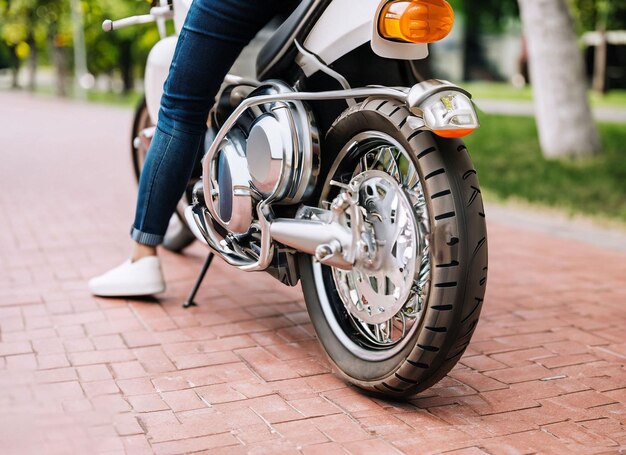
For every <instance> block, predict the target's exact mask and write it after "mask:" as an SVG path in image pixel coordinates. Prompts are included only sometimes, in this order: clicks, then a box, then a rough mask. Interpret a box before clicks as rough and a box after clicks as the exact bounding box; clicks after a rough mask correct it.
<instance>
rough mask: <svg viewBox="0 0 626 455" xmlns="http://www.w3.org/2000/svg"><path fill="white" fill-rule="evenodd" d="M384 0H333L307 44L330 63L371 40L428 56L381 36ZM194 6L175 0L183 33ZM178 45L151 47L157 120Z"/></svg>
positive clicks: (391, 50) (375, 45) (385, 53)
mask: <svg viewBox="0 0 626 455" xmlns="http://www.w3.org/2000/svg"><path fill="white" fill-rule="evenodd" d="M383 3H384V2H381V1H380V0H360V2H359V6H358V8H355V5H354V0H333V2H332V3H331V4H330V5H329V6H328V8H327V9H326V11H325V12H324V14H323V15H322V16H321V17H320V19H319V20H318V21H317V23H316V24H315V26H314V27H313V29H312V30H311V32H310V33H309V35H308V37H307V38H306V40H305V41H304V48H305V49H306V50H308V51H309V52H311V53H312V54H315V55H317V56H319V57H320V58H321V60H322V61H324V62H325V63H327V64H332V63H333V62H335V61H336V60H337V59H339V58H341V57H342V56H344V55H346V54H348V53H350V52H351V51H353V50H354V49H356V48H357V47H359V46H361V45H363V44H365V43H367V42H368V41H371V43H372V49H373V50H374V51H375V52H376V53H377V54H378V55H380V56H381V57H385V58H394V59H404V60H418V59H423V58H426V57H427V56H428V45H426V44H404V43H395V42H389V41H386V40H384V39H382V38H381V37H380V35H379V34H378V30H377V28H376V27H375V24H374V18H375V17H376V14H377V12H378V10H380V8H381V7H382V4H383ZM190 7H191V0H175V1H174V24H175V29H176V33H177V34H178V33H180V30H181V29H182V26H183V23H184V21H185V17H186V15H187V13H188V12H189V8H190ZM175 49H176V37H175V36H169V37H166V38H163V39H162V40H160V41H159V42H158V43H157V44H156V45H155V46H154V47H153V48H152V50H151V51H150V55H149V57H148V62H147V64H146V73H145V80H144V85H145V94H146V103H147V105H148V112H149V113H150V118H151V119H152V121H153V122H154V123H155V124H156V121H157V118H158V112H159V105H160V101H161V96H162V94H163V84H164V83H165V80H166V79H167V75H168V73H169V68H170V64H171V62H172V58H173V56H174V50H175ZM301 68H302V70H303V71H304V73H305V74H306V75H307V76H312V75H313V74H315V73H316V72H317V71H319V68H318V67H316V66H312V65H310V63H309V62H308V61H303V62H301Z"/></svg>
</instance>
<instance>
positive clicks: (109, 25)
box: [102, 6, 174, 32]
mask: <svg viewBox="0 0 626 455" xmlns="http://www.w3.org/2000/svg"><path fill="white" fill-rule="evenodd" d="M173 17H174V11H172V9H171V7H170V6H155V7H153V8H150V14H142V15H140V16H130V17H125V18H123V19H118V20H116V21H112V20H110V19H107V20H105V21H104V22H103V23H102V30H104V31H105V32H111V31H113V30H118V29H120V28H124V27H130V26H132V25H139V24H149V23H151V22H156V21H157V20H158V19H163V20H165V19H172V18H173Z"/></svg>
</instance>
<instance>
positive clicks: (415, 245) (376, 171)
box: [333, 141, 430, 350]
mask: <svg viewBox="0 0 626 455" xmlns="http://www.w3.org/2000/svg"><path fill="white" fill-rule="evenodd" d="M373 145H374V146H373V147H372V148H367V147H366V146H365V144H363V143H359V148H360V150H359V151H361V156H360V158H358V164H357V166H356V169H355V168H353V169H354V171H353V172H352V178H356V177H357V176H364V178H365V180H364V181H362V182H361V190H360V201H361V203H362V205H363V208H364V212H365V213H366V214H367V215H366V218H365V219H366V222H367V223H369V224H370V225H371V226H372V229H373V231H374V233H375V238H376V241H377V243H378V252H377V257H379V260H378V261H377V264H378V265H377V266H376V267H374V269H362V270H359V269H357V268H355V269H353V270H351V271H340V270H336V269H334V270H333V277H334V280H335V283H336V286H337V291H338V293H339V296H340V298H341V300H342V301H343V303H344V306H345V309H346V310H347V311H348V314H349V316H350V320H351V321H352V325H353V327H354V328H356V329H357V331H358V333H360V337H361V338H360V340H361V341H360V342H359V343H364V344H365V345H367V346H369V347H370V348H371V349H375V350H380V349H389V348H390V347H392V346H395V345H397V344H398V343H400V342H402V340H404V339H405V337H406V336H407V333H409V330H410V328H411V327H413V326H414V325H415V323H416V320H417V319H418V316H419V314H421V312H422V308H421V307H420V296H419V295H418V292H416V290H415V288H416V287H418V288H420V289H422V288H423V286H422V285H421V284H423V282H425V281H427V280H429V277H430V267H429V260H430V259H429V256H428V254H427V242H425V241H424V238H425V237H426V236H427V234H428V231H427V228H428V222H427V221H425V220H424V218H425V214H426V207H425V199H424V196H423V191H422V187H421V183H420V180H419V174H418V172H417V169H416V168H415V165H414V164H413V161H412V160H411V159H410V158H409V157H408V154H407V153H406V151H404V150H403V149H401V148H399V147H398V146H391V145H389V144H388V143H383V144H381V142H380V141H378V142H377V143H375V144H373ZM354 152H355V150H352V153H354ZM416 216H417V218H416ZM426 218H427V217H426ZM405 311H406V313H405ZM357 339H358V335H357ZM355 340H356V339H355Z"/></svg>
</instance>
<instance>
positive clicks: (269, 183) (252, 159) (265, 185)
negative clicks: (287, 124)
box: [246, 114, 293, 194]
mask: <svg viewBox="0 0 626 455" xmlns="http://www.w3.org/2000/svg"><path fill="white" fill-rule="evenodd" d="M292 153H293V145H292V144H285V142H284V138H283V134H282V127H281V125H280V123H279V121H278V120H277V119H276V117H274V116H273V115H272V114H265V115H262V116H261V117H259V118H258V119H257V120H256V122H255V123H254V125H253V127H252V129H251V130H250V135H249V136H248V142H247V144H246V156H247V157H248V170H249V171H250V176H251V177H252V182H253V183H254V186H255V187H256V188H257V189H258V190H259V191H260V192H261V193H263V194H272V193H273V192H274V190H275V189H276V185H277V184H278V182H279V181H280V177H281V175H282V172H283V162H284V158H285V156H286V155H287V154H292Z"/></svg>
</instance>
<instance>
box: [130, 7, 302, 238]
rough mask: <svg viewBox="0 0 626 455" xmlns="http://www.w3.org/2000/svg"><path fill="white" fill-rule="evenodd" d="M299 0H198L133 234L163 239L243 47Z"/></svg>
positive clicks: (168, 88)
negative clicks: (226, 79) (209, 119)
mask: <svg viewBox="0 0 626 455" xmlns="http://www.w3.org/2000/svg"><path fill="white" fill-rule="evenodd" d="M296 5H297V1H294V0H194V1H193V3H192V5H191V9H190V11H189V14H188V15H187V19H186V20H185V24H184V26H183V29H182V31H181V33H180V36H179V38H178V44H177V46H176V51H175V53H174V59H173V61H172V65H171V67H170V72H169V76H168V78H167V81H166V82H165V86H164V93H163V97H162V99H161V109H160V111H159V120H158V122H157V129H156V132H155V134H154V137H153V138H152V143H151V144H150V149H149V151H148V154H147V156H146V160H145V163H144V166H143V170H142V172H141V178H140V181H139V195H138V197H137V208H136V211H135V222H134V223H133V227H132V229H131V237H132V239H133V240H135V241H137V242H139V243H142V244H144V245H152V246H155V245H158V244H160V243H162V242H163V237H164V235H165V231H166V230H167V226H168V223H169V219H170V217H171V216H172V214H173V213H174V210H175V208H176V204H177V203H178V201H179V200H180V198H181V197H182V195H183V193H184V191H185V189H186V186H187V183H188V181H189V179H190V177H191V173H192V171H193V168H194V165H195V163H196V160H197V159H198V156H197V155H198V153H199V151H200V149H201V148H202V144H203V139H204V135H205V132H206V122H207V117H208V113H209V110H210V109H211V108H212V106H213V104H214V102H215V96H216V95H217V92H218V90H219V88H220V86H221V84H222V81H223V80H224V76H225V75H226V74H227V73H228V70H229V69H230V68H231V66H232V65H233V63H234V62H235V60H236V58H237V56H239V54H240V53H241V51H242V49H243V48H244V47H245V46H246V45H247V44H248V43H249V42H250V40H251V39H252V38H253V37H254V36H255V35H256V34H257V33H258V32H259V30H261V28H263V27H264V26H265V25H266V24H267V23H268V22H269V21H270V20H271V19H272V18H273V17H274V16H276V15H277V14H278V13H281V12H289V11H291V10H293V8H294V7H295V6H296Z"/></svg>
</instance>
